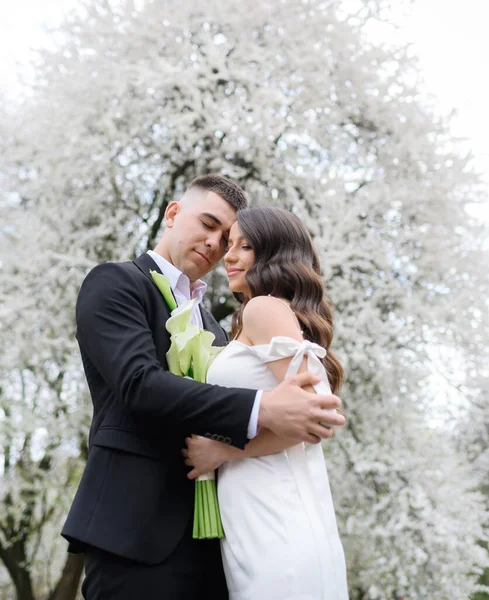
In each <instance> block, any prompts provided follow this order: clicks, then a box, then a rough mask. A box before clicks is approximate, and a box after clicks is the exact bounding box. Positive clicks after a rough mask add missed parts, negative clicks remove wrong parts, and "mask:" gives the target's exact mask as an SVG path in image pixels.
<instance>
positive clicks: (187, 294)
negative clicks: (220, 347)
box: [148, 250, 263, 440]
mask: <svg viewBox="0 0 489 600" xmlns="http://www.w3.org/2000/svg"><path fill="white" fill-rule="evenodd" d="M148 254H149V255H150V256H151V258H152V259H153V260H154V261H155V263H156V264H157V265H158V268H159V269H160V271H161V272H162V273H163V275H165V277H168V280H169V281H170V287H171V289H172V292H173V295H174V296H175V300H176V301H177V305H178V306H180V305H181V304H183V303H184V302H186V301H187V300H192V299H193V298H197V302H196V303H195V305H194V309H193V312H192V316H191V318H190V320H191V321H192V323H194V324H195V325H198V326H199V327H202V328H203V326H204V325H203V323H202V315H201V314H200V310H199V304H200V303H201V302H202V297H203V296H204V293H205V291H206V289H207V284H206V283H205V281H202V280H201V279H197V281H194V282H193V283H190V279H189V278H188V277H187V275H185V273H182V272H181V271H180V270H179V269H177V267H175V265H172V264H171V263H170V262H168V261H167V260H166V259H164V258H163V257H162V256H160V255H159V254H157V253H156V252H154V251H153V250H148ZM262 394H263V390H258V391H257V392H256V396H255V403H254V404H253V408H252V410H251V415H250V421H249V423H248V433H247V435H248V438H249V439H250V440H251V439H252V438H254V437H255V436H256V434H257V433H258V412H259V410H260V402H261V397H262Z"/></svg>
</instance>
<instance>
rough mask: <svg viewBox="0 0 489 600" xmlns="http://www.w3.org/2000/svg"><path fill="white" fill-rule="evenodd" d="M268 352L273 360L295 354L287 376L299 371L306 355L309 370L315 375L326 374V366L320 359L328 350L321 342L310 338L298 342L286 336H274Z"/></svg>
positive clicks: (321, 375)
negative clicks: (312, 340)
mask: <svg viewBox="0 0 489 600" xmlns="http://www.w3.org/2000/svg"><path fill="white" fill-rule="evenodd" d="M268 354H269V356H270V358H271V359H272V360H277V358H288V357H289V356H293V358H292V360H291V361H290V365H289V368H288V369H287V373H286V375H285V376H286V377H288V376H289V375H295V374H296V373H297V371H298V370H299V368H300V366H301V364H302V361H303V360H304V357H305V356H306V355H307V370H308V371H309V372H310V373H313V374H314V375H319V376H320V377H323V376H324V366H323V364H322V362H321V361H320V360H319V359H320V358H324V357H325V356H326V350H325V349H324V348H323V347H322V346H320V345H319V344H315V343H314V342H310V341H309V340H304V341H303V342H298V341H297V340H294V339H292V338H289V337H285V336H277V337H274V338H272V341H271V343H270V346H269V350H268ZM272 357H273V358H272Z"/></svg>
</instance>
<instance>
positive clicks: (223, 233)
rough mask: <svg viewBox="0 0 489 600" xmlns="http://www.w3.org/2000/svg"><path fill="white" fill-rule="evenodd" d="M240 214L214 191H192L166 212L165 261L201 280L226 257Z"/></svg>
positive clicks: (190, 277)
mask: <svg viewBox="0 0 489 600" xmlns="http://www.w3.org/2000/svg"><path fill="white" fill-rule="evenodd" d="M235 221H236V212H235V210H234V208H233V207H232V206H231V205H230V204H228V203H227V202H226V201H225V200H223V198H221V196H219V195H218V194H216V193H214V192H208V191H204V190H200V189H192V190H191V191H190V193H187V194H186V195H185V196H184V197H183V198H182V200H181V201H180V202H172V203H171V204H169V205H168V208H167V210H166V213H165V223H166V226H167V230H166V232H165V236H164V239H163V240H162V241H164V242H165V243H164V250H165V252H164V254H165V256H164V258H166V259H167V260H169V261H170V262H171V263H172V264H173V265H175V266H176V267H177V268H178V269H180V271H182V272H183V273H185V275H187V277H188V278H189V279H190V281H195V280H196V279H200V277H202V276H203V275H205V274H206V273H208V272H209V271H210V270H211V269H213V268H214V267H215V266H216V265H217V263H218V262H219V261H220V260H221V258H222V257H223V256H224V252H225V250H226V246H227V241H228V238H229V231H230V229H231V226H232V225H233V223H234V222H235Z"/></svg>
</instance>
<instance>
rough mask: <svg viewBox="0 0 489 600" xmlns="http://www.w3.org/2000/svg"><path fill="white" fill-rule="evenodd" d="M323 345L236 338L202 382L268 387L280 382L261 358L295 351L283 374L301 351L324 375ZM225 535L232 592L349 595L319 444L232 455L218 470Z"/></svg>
mask: <svg viewBox="0 0 489 600" xmlns="http://www.w3.org/2000/svg"><path fill="white" fill-rule="evenodd" d="M325 352H326V351H325V350H324V348H321V346H319V345H317V344H313V343H312V342H309V341H303V342H298V341H296V340H294V339H292V338H289V337H274V338H272V341H271V343H270V344H266V345H260V346H247V345H246V344H243V343H241V342H239V341H237V340H234V341H232V342H230V343H229V344H228V346H226V348H224V350H223V351H222V352H221V353H220V354H218V355H217V357H216V358H215V359H214V361H213V363H212V364H211V366H210V368H209V371H208V374H207V381H208V383H213V384H218V385H222V386H227V387H243V388H249V389H262V390H271V389H273V388H274V387H275V386H276V385H277V384H278V383H279V382H278V380H277V379H276V377H275V376H274V374H273V373H272V371H271V370H270V369H269V368H268V367H267V365H266V363H268V362H271V361H275V360H279V359H282V358H285V357H293V359H292V361H291V364H290V366H289V369H288V371H287V375H292V374H294V373H297V371H298V370H299V368H300V365H301V363H302V360H303V358H304V356H307V359H308V370H309V371H311V372H313V373H316V374H320V375H322V376H323V378H324V380H323V381H321V382H320V383H319V384H317V385H315V386H314V387H315V389H316V391H317V392H318V393H330V387H329V384H328V381H327V376H326V371H325V369H324V367H323V365H322V363H321V361H320V360H319V358H318V356H319V357H323V356H325ZM218 497H219V506H220V510H221V517H222V523H223V527H224V534H225V537H224V539H223V540H222V541H221V544H222V545H221V548H222V557H223V563H224V571H225V574H226V581H227V585H228V589H229V597H230V600H348V588H347V583H346V568H345V558H344V554H343V547H342V545H341V541H340V538H339V535H338V529H337V526H336V517H335V512H334V506H333V500H332V498H331V491H330V487H329V481H328V474H327V471H326V465H325V461H324V456H323V452H322V448H321V445H320V444H303V443H301V444H297V445H296V446H293V447H292V448H289V449H288V450H284V451H283V452H279V453H277V454H271V455H268V456H263V457H259V458H244V459H238V460H230V461H228V462H226V463H225V464H224V465H223V466H222V467H221V468H220V469H219V474H218Z"/></svg>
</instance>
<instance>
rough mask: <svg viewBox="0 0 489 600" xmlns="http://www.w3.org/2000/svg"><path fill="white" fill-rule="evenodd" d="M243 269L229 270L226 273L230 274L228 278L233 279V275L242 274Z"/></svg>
mask: <svg viewBox="0 0 489 600" xmlns="http://www.w3.org/2000/svg"><path fill="white" fill-rule="evenodd" d="M242 272H243V269H229V270H228V271H226V273H227V274H228V277H232V276H233V275H237V274H238V273H242Z"/></svg>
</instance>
